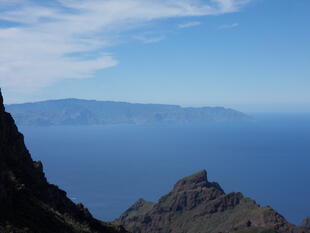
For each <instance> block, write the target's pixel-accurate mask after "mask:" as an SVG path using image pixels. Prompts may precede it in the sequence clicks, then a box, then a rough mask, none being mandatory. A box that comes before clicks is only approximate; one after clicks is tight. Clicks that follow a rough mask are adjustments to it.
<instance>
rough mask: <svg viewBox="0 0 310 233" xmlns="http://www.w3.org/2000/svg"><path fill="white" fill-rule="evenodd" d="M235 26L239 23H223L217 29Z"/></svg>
mask: <svg viewBox="0 0 310 233" xmlns="http://www.w3.org/2000/svg"><path fill="white" fill-rule="evenodd" d="M236 27H239V23H232V24H223V25H221V26H219V29H230V28H236Z"/></svg>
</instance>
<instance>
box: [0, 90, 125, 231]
mask: <svg viewBox="0 0 310 233" xmlns="http://www.w3.org/2000/svg"><path fill="white" fill-rule="evenodd" d="M0 232H1V233H19V232H20V233H56V232H57V233H84V232H85V233H86V232H93V233H95V232H97V233H121V232H122V233H123V232H126V231H125V230H124V229H123V228H122V227H119V226H114V225H112V224H108V223H103V222H101V221H99V220H96V219H94V218H93V217H92V215H91V214H90V213H89V211H88V210H87V209H86V208H84V206H83V205H81V204H80V205H76V204H74V203H73V202H72V201H71V200H70V199H69V198H67V196H66V192H64V191H62V190H60V189H59V188H58V187H57V186H55V185H52V184H49V183H48V182H47V180H46V178H45V175H44V173H43V165H42V163H41V162H35V161H33V160H32V158H31V156H30V154H29V152H28V150H27V148H26V146H25V144H24V137H23V135H22V134H21V133H19V132H18V130H17V127H16V126H15V123H14V120H13V118H12V117H11V115H10V114H8V113H6V112H5V109H4V106H3V98H2V95H1V91H0Z"/></svg>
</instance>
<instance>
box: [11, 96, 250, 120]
mask: <svg viewBox="0 0 310 233" xmlns="http://www.w3.org/2000/svg"><path fill="white" fill-rule="evenodd" d="M6 108H7V110H8V111H9V112H10V113H11V114H12V115H13V117H14V119H15V120H16V123H17V125H102V124H124V123H125V124H146V123H205V122H210V121H242V120H247V119H249V117H248V116H247V115H245V114H243V113H241V112H238V111H235V110H233V109H226V108H222V107H203V108H182V107H180V106H177V105H163V104H131V103H125V102H111V101H94V100H79V99H63V100H49V101H43V102H36V103H26V104H13V105H7V106H6Z"/></svg>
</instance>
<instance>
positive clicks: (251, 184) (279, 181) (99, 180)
mask: <svg viewBox="0 0 310 233" xmlns="http://www.w3.org/2000/svg"><path fill="white" fill-rule="evenodd" d="M254 119H255V120H253V121H251V122H246V123H210V124H205V125H109V126H72V127H71V126H65V127H63V126H59V127H21V128H20V130H21V131H22V133H24V134H25V137H26V144H27V146H28V148H29V150H30V152H31V154H32V156H33V158H34V159H35V160H41V161H43V163H44V168H45V173H46V175H47V177H48V180H49V181H50V182H51V183H55V184H57V185H59V186H60V187H61V188H62V189H64V190H66V191H67V193H68V196H69V197H70V198H71V199H72V200H74V201H75V202H83V203H84V204H85V206H87V207H88V208H89V209H90V211H91V212H92V213H93V215H94V216H95V217H97V218H100V219H102V220H112V219H114V218H116V217H118V216H119V215H120V214H121V213H122V212H123V211H124V210H126V209H127V208H128V207H129V206H130V205H131V204H133V203H134V202H135V201H136V200H137V199H138V198H141V197H142V198H144V199H146V200H149V201H156V200H157V199H158V198H159V197H160V196H161V195H163V194H166V193H167V192H169V191H170V190H171V188H172V186H173V184H174V183H175V182H176V181H177V180H178V179H180V178H182V177H183V176H187V175H190V174H191V173H194V172H197V171H199V170H201V169H206V170H207V171H208V177H209V180H211V181H217V182H219V183H220V184H221V186H222V187H223V188H224V190H225V191H226V192H232V191H240V192H242V193H243V194H244V195H245V196H247V197H251V198H253V199H255V200H256V201H257V203H259V204H260V205H262V206H264V205H271V206H272V207H273V208H274V209H276V210H277V211H278V212H280V213H281V214H283V215H284V216H285V217H286V218H287V219H288V220H289V221H291V222H293V223H299V222H300V221H301V220H302V219H303V218H304V217H306V216H309V215H310V198H309V197H310V115H309V114H300V115H293V114H276V115H270V114H269V115H268V114H260V115H255V116H254Z"/></svg>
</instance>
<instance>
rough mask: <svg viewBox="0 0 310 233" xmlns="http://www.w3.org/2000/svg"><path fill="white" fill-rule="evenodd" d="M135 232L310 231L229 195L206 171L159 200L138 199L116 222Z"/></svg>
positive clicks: (253, 202)
mask: <svg viewBox="0 0 310 233" xmlns="http://www.w3.org/2000/svg"><path fill="white" fill-rule="evenodd" d="M115 222H116V223H118V224H122V225H123V226H124V227H125V228H126V229H127V230H129V231H131V232H132V233H220V232H221V233H224V232H239V233H246V232H248V233H256V232H257V233H258V232H264V233H276V232H283V233H302V232H304V233H306V232H307V233H309V232H310V230H309V229H307V228H303V227H296V226H295V225H293V224H290V223H289V222H287V221H286V220H285V218H284V217H283V216H281V215H280V214H279V213H277V212H276V211H275V210H273V209H272V208H271V207H269V206H266V207H260V206H259V205H258V204H256V202H255V201H254V200H252V199H250V198H245V197H244V196H243V195H242V194H241V193H229V194H225V192H224V191H223V189H222V188H221V187H220V185H219V184H218V183H215V182H209V181H208V179H207V172H206V171H205V170H203V171H200V172H198V173H196V174H193V175H191V176H189V177H185V178H183V179H181V180H179V181H178V182H177V183H176V184H175V185H174V187H173V190H172V191H171V192H170V193H168V194H167V195H164V196H163V197H161V198H160V199H159V201H158V202H157V203H151V202H147V201H145V200H143V199H140V200H138V201H137V202H136V203H135V204H134V205H133V206H132V207H130V208H129V209H128V210H127V211H125V212H124V213H123V214H122V215H121V216H120V217H119V218H118V219H117V220H116V221H115Z"/></svg>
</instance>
